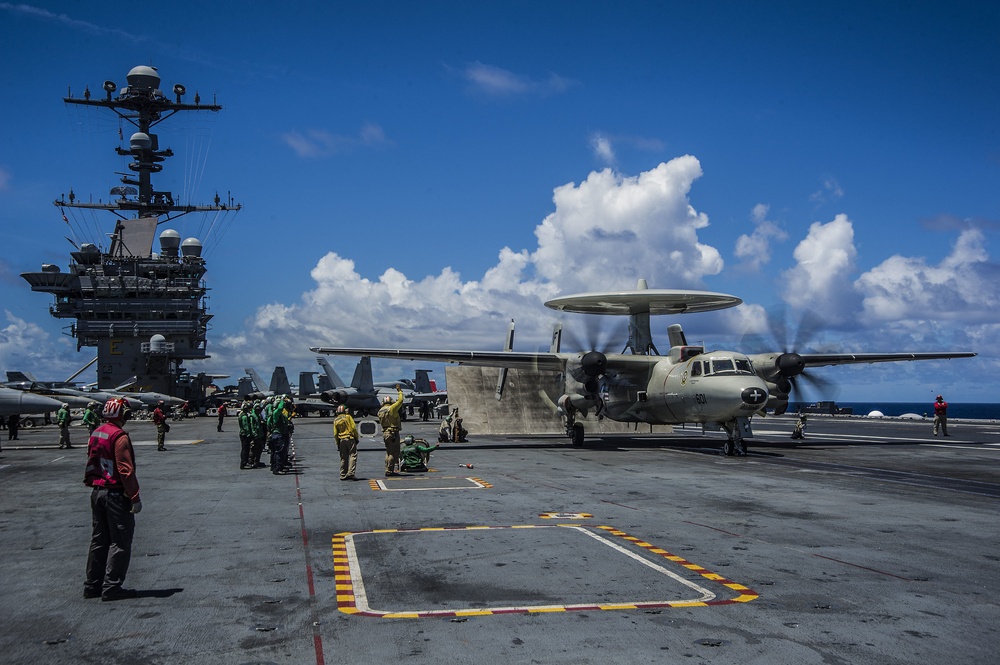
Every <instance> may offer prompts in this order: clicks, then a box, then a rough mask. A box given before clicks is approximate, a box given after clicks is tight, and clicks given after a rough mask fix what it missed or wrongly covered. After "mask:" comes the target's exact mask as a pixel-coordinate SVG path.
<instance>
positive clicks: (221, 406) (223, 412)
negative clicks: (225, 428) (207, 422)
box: [218, 402, 226, 432]
mask: <svg viewBox="0 0 1000 665" xmlns="http://www.w3.org/2000/svg"><path fill="white" fill-rule="evenodd" d="M225 419H226V403H225V402H223V403H222V404H219V427H218V431H220V432H221V431H222V423H223V421H225Z"/></svg>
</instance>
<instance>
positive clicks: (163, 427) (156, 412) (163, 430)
mask: <svg viewBox="0 0 1000 665" xmlns="http://www.w3.org/2000/svg"><path fill="white" fill-rule="evenodd" d="M153 424H154V425H156V449H157V450H166V449H167V446H166V445H165V444H166V441H167V415H166V414H165V413H163V400H160V401H159V402H157V403H156V408H155V409H153Z"/></svg>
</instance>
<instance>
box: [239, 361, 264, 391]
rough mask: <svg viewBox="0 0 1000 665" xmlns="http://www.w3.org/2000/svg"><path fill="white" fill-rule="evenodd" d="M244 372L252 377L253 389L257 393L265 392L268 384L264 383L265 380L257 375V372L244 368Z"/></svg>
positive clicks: (250, 368)
mask: <svg viewBox="0 0 1000 665" xmlns="http://www.w3.org/2000/svg"><path fill="white" fill-rule="evenodd" d="M243 371H244V372H246V373H247V376H249V377H250V380H251V381H253V389H254V390H255V391H257V392H263V391H264V386H265V385H267V384H265V383H264V379H262V378H260V374H258V373H257V370H255V369H254V368H253V367H244V368H243Z"/></svg>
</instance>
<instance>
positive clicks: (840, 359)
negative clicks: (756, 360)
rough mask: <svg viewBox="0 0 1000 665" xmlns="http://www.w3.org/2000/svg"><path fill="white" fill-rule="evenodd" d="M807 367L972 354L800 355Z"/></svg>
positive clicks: (943, 358) (970, 354) (972, 354)
mask: <svg viewBox="0 0 1000 665" xmlns="http://www.w3.org/2000/svg"><path fill="white" fill-rule="evenodd" d="M798 355H799V356H801V358H802V361H803V362H804V363H805V365H806V366H807V367H822V366H824V365H856V364H860V363H890V362H900V361H904V360H947V359H949V358H971V357H973V356H975V355H976V354H975V353H972V352H964V351H963V352H946V353H800V354H798Z"/></svg>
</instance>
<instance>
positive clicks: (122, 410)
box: [101, 397, 132, 420]
mask: <svg viewBox="0 0 1000 665" xmlns="http://www.w3.org/2000/svg"><path fill="white" fill-rule="evenodd" d="M131 415H132V407H130V406H129V405H128V400H126V399H125V398H124V397H113V398H111V399H109V400H108V401H107V402H105V404H104V410H103V411H102V412H101V417H102V418H104V419H106V420H115V419H121V420H128V418H129V416H131Z"/></svg>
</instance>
